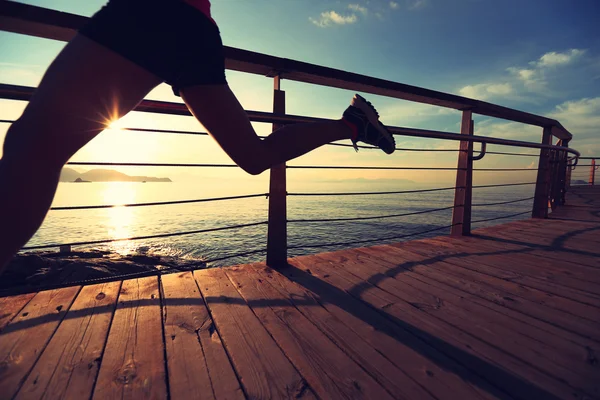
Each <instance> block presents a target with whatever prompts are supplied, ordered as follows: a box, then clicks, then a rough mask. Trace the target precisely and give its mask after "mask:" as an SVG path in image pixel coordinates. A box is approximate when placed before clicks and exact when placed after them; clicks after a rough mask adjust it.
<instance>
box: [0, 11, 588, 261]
mask: <svg viewBox="0 0 600 400" xmlns="http://www.w3.org/2000/svg"><path fill="white" fill-rule="evenodd" d="M86 21H87V18H85V17H81V16H77V15H73V14H68V13H63V12H58V11H55V10H49V9H44V8H40V7H34V6H29V5H24V4H20V3H14V2H10V1H4V2H2V3H0V30H5V31H10V32H16V33H21V34H27V35H33V36H39V37H44V38H50V39H55V40H62V41H66V40H69V39H71V38H72V37H73V36H74V34H75V32H76V31H77V29H78V28H80V27H81V26H82V25H83V24H85V22H86ZM225 55H226V68H228V69H231V70H236V71H241V72H246V73H251V74H259V75H263V76H266V77H270V78H272V79H273V81H274V88H273V104H274V105H273V112H272V113H268V112H258V111H246V112H247V114H248V117H249V119H250V120H251V121H253V122H262V123H272V124H273V129H277V128H279V127H281V126H283V125H285V124H293V123H302V122H317V121H326V119H323V118H313V117H307V116H297V115H288V114H286V112H285V92H284V91H282V90H281V81H282V80H283V79H286V80H292V81H298V82H304V83H311V84H317V85H323V86H328V87H335V88H343V89H349V90H354V91H360V92H365V93H371V94H377V95H382V96H386V97H391V98H396V99H404V100H409V101H414V102H420V103H425V104H431V105H436V106H440V107H446V108H451V109H456V110H460V111H461V112H462V122H461V129H460V133H449V132H441V131H435V130H424V129H415V128H407V127H390V130H391V132H392V133H393V134H395V135H404V136H412V137H418V138H428V139H443V140H453V141H458V142H459V144H460V148H459V149H456V150H451V149H424V148H398V150H402V151H418V152H425V151H432V152H435V151H444V152H456V153H458V163H457V166H456V167H430V166H418V167H415V166H335V165H321V166H286V165H285V164H282V165H278V166H275V167H273V168H272V169H271V171H270V174H271V175H270V183H269V192H268V193H261V194H250V195H243V196H230V197H221V198H206V199H191V200H175V201H168V202H153V203H134V204H126V205H125V207H149V206H165V205H173V204H185V203H199V202H209V201H225V200H240V199H246V198H252V197H261V196H266V197H267V198H268V202H269V208H268V221H257V222H253V223H248V224H240V225H235V226H226V227H221V228H211V229H203V230H194V231H184V232H169V233H164V234H157V235H146V236H139V237H131V238H126V239H117V240H135V239H148V238H158V237H171V236H179V235H190V234H197V233H207V232H213V231H217V230H229V229H242V228H247V227H251V226H258V225H267V227H268V233H267V247H266V249H265V250H256V251H251V252H246V253H240V254H256V253H260V252H264V251H266V253H267V254H266V259H267V263H268V264H269V265H271V266H274V267H276V266H277V265H280V264H283V263H285V262H286V260H287V257H288V250H290V249H298V248H320V247H331V246H339V245H354V244H357V243H370V242H378V241H383V240H397V239H400V238H405V237H411V236H412V237H414V236H419V235H424V234H427V233H430V232H438V231H442V230H444V229H449V230H450V234H451V235H468V234H470V231H471V225H472V224H473V223H479V222H486V221H491V220H496V219H503V218H511V217H515V216H519V215H523V214H525V213H516V214H511V215H507V216H500V217H494V218H485V219H480V220H472V219H471V212H472V208H473V207H485V206H493V205H500V204H512V203H520V202H524V201H528V200H533V209H532V210H531V211H527V212H526V213H530V212H531V215H532V217H534V218H546V217H547V215H548V209H549V208H550V207H551V208H555V207H558V206H560V205H562V204H563V203H564V195H565V192H566V191H567V190H568V187H569V182H570V181H569V179H570V178H571V175H572V173H573V170H574V169H575V168H576V166H577V161H578V158H579V153H578V152H577V151H575V150H573V149H571V148H569V147H568V143H569V141H570V140H571V139H572V135H571V133H569V132H568V131H567V130H566V129H565V128H564V127H563V126H562V125H561V124H560V123H559V122H558V121H556V120H553V119H549V118H546V117H542V116H538V115H533V114H529V113H526V112H522V111H518V110H514V109H510V108H506V107H502V106H498V105H495V104H490V103H486V102H482V101H478V100H473V99H468V98H465V97H461V96H456V95H452V94H447V93H442V92H437V91H433V90H428V89H423V88H418V87H414V86H409V85H405V84H401V83H397V82H390V81H385V80H382V79H377V78H373V77H369V76H364V75H358V74H354V73H350V72H346V71H341V70H336V69H332V68H326V67H322V66H318V65H313V64H308V63H303V62H299V61H294V60H289V59H284V58H279V57H273V56H268V55H264V54H260V53H254V52H250V51H246V50H240V49H235V48H230V47H226V48H225ZM34 90H35V88H32V87H25V86H17V85H6V84H0V98H4V99H10V100H20V101H28V100H29V98H30V97H31V95H32V93H33V91H34ZM135 110H136V111H141V112H151V113H159V114H169V115H185V116H187V115H191V114H190V112H189V111H188V109H187V108H186V106H185V105H184V104H179V103H171V102H164V101H150V100H144V101H142V102H141V103H140V104H139V105H138V106H137V107H136V108H135ZM473 114H479V115H484V116H489V117H495V118H500V119H505V120H510V121H516V122H520V123H523V124H528V125H534V126H539V127H540V128H541V129H540V134H541V142H540V143H533V142H526V141H519V140H508V139H503V138H495V137H486V136H477V135H474V121H473ZM12 122H14V121H12V120H6V119H5V120H0V123H12ZM124 130H131V131H140V132H160V133H165V134H175V135H199V136H207V135H208V134H207V133H206V132H197V131H184V130H167V129H145V128H135V127H131V128H124ZM553 137H555V138H557V139H558V143H557V144H556V145H553V144H552V138H553ZM476 142H477V143H481V150H480V151H479V154H477V155H475V154H474V153H475V152H474V149H473V147H474V146H473V144H474V143H476ZM329 145H330V146H350V145H347V144H340V143H331V144H329ZM487 145H502V146H511V147H520V148H524V149H538V150H539V151H540V153H539V155H536V154H528V153H521V152H500V151H495V152H494V151H487ZM359 147H361V148H366V149H369V148H371V147H369V146H359ZM486 154H490V155H504V156H516V157H538V168H537V170H532V169H529V168H474V162H475V161H478V160H481V159H482V158H483V157H484V156H485V155H486ZM69 164H70V165H96V166H98V165H102V166H146V167H155V166H163V167H184V168H192V167H193V168H230V167H236V165H234V164H189V163H186V164H176V163H130V162H121V163H100V162H71V163H69ZM591 164H592V165H595V160H592V163H591ZM288 169H354V170H358V169H363V170H438V171H439V170H444V171H449V170H452V171H454V170H456V184H455V185H454V186H452V187H444V188H430V189H418V190H404V191H382V192H343V193H316V192H315V193H288V192H287V183H286V179H287V172H286V171H287V170H288ZM474 171H477V172H491V171H535V172H536V179H535V182H518V183H508V184H493V185H478V186H474V185H473V172H474ZM593 171H595V169H594V167H593V168H592V178H591V182H592V184H593ZM520 185H535V196H533V197H529V198H521V199H513V200H508V201H503V202H492V203H479V204H477V203H476V204H472V195H473V189H478V188H499V187H506V186H520ZM450 190H453V191H454V203H453V205H452V206H448V207H439V208H431V209H426V210H421V211H415V212H408V213H400V214H390V215H379V216H369V217H348V218H327V219H305V220H303V219H288V218H287V204H286V199H287V197H288V196H363V195H382V196H383V195H400V194H408V193H426V192H440V191H450ZM113 206H114V205H110V204H109V205H99V206H86V205H82V206H72V207H54V208H52V209H51V210H52V211H66V210H84V209H97V208H110V207H113ZM449 210H452V220H451V223H450V224H448V225H445V226H441V227H435V228H432V229H427V230H424V231H419V232H413V233H408V234H404V235H388V236H384V237H378V238H369V239H366V240H355V241H352V242H331V243H320V244H307V245H296V246H289V245H288V241H287V228H288V224H314V223H323V222H333V221H359V220H367V219H384V218H402V217H406V216H412V215H418V214H425V213H435V212H442V211H449ZM112 241H114V239H113V240H96V241H87V242H77V243H62V244H61V243H53V244H48V245H44V246H31V247H27V248H26V249H39V248H47V247H59V246H64V245H84V244H100V243H108V242H112ZM240 254H238V255H240ZM234 256H236V255H235V254H234V255H230V256H227V257H220V258H218V259H219V260H220V259H224V258H229V257H234ZM215 260H217V259H215ZM209 261H210V260H209Z"/></svg>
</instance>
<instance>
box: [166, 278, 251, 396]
mask: <svg viewBox="0 0 600 400" xmlns="http://www.w3.org/2000/svg"><path fill="white" fill-rule="evenodd" d="M161 288H162V294H163V320H164V331H165V345H166V349H167V351H166V353H167V369H168V371H169V393H170V396H171V398H172V399H183V398H186V399H188V398H189V399H214V398H217V399H243V398H244V393H243V391H242V388H241V387H240V383H239V381H238V379H237V377H236V376H235V372H234V371H233V367H232V366H231V363H230V362H229V359H228V358H227V354H226V353H225V349H224V348H223V344H222V343H221V339H220V338H219V334H218V333H217V331H216V330H215V329H214V325H213V322H212V319H211V318H210V315H209V313H208V309H207V308H206V304H205V303H204V299H202V296H201V295H200V291H199V290H198V287H197V285H196V281H195V280H194V277H193V275H192V273H191V272H182V273H176V274H168V275H163V276H162V277H161Z"/></svg>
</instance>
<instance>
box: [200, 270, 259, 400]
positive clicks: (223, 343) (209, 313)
mask: <svg viewBox="0 0 600 400" xmlns="http://www.w3.org/2000/svg"><path fill="white" fill-rule="evenodd" d="M192 277H193V278H194V283H195V284H196V287H197V288H198V293H199V294H200V297H201V298H202V301H204V304H206V311H207V312H208V315H209V317H210V320H211V322H212V324H213V326H214V328H215V332H217V335H219V340H221V344H222V345H223V350H224V351H225V355H226V356H227V359H228V360H229V364H230V365H231V369H232V370H233V373H234V374H235V377H236V379H237V381H238V384H239V386H240V389H241V390H242V393H243V395H244V398H246V399H250V397H249V396H248V393H247V392H246V388H245V387H244V385H243V384H242V378H241V377H240V374H239V372H238V371H237V369H236V367H235V363H234V362H233V358H232V357H231V354H229V349H228V348H227V345H226V344H225V340H223V336H222V335H221V332H219V327H218V326H217V323H216V321H215V319H214V318H213V314H212V310H211V308H210V305H209V303H208V301H206V298H205V297H204V293H202V289H200V283H199V282H198V279H197V278H196V275H195V274H194V273H193V272H192ZM198 340H200V338H198ZM200 347H202V346H200ZM202 351H203V352H204V348H202ZM209 371H210V370H209ZM208 377H209V379H210V373H209V374H208ZM211 387H212V380H211ZM213 392H214V388H213Z"/></svg>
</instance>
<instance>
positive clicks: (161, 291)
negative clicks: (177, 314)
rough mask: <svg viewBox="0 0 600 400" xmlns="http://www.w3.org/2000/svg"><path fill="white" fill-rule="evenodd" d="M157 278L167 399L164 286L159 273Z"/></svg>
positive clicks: (169, 392)
mask: <svg viewBox="0 0 600 400" xmlns="http://www.w3.org/2000/svg"><path fill="white" fill-rule="evenodd" d="M157 279H158V282H157V283H158V295H159V296H160V297H159V300H160V301H159V302H158V304H159V305H160V331H161V338H162V345H163V364H164V367H165V386H166V389H167V400H171V385H170V382H169V369H168V363H167V343H166V341H165V333H166V332H165V320H166V316H167V314H166V310H165V308H164V301H165V292H164V288H163V284H162V279H161V275H158V276H157Z"/></svg>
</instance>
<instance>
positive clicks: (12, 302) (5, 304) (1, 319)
mask: <svg viewBox="0 0 600 400" xmlns="http://www.w3.org/2000/svg"><path fill="white" fill-rule="evenodd" d="M33 296H35V293H27V294H20V295H18V296H8V297H0V332H2V330H3V329H4V327H5V326H6V325H8V323H9V322H10V321H11V320H12V319H13V318H14V317H15V316H16V315H17V314H18V313H19V311H21V309H22V308H23V307H25V306H26V305H27V303H29V301H31V299H33Z"/></svg>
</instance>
